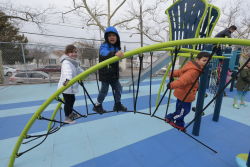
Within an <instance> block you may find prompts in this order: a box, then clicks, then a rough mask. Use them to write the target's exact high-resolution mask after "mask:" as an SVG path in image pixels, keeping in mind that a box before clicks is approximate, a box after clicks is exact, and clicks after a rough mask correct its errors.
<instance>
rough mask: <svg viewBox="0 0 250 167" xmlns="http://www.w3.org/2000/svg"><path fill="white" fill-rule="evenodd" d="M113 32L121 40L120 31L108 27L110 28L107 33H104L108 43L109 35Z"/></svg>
mask: <svg viewBox="0 0 250 167" xmlns="http://www.w3.org/2000/svg"><path fill="white" fill-rule="evenodd" d="M111 32H112V33H114V34H116V35H117V37H118V38H120V36H119V33H118V31H117V30H116V28H115V27H112V26H110V27H108V28H107V29H106V30H105V33H104V38H105V40H106V41H108V36H107V35H108V33H111Z"/></svg>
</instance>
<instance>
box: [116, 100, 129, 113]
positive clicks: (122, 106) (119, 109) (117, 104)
mask: <svg viewBox="0 0 250 167" xmlns="http://www.w3.org/2000/svg"><path fill="white" fill-rule="evenodd" d="M113 111H127V107H125V106H124V105H122V104H121V102H119V103H115V105H114V107H113Z"/></svg>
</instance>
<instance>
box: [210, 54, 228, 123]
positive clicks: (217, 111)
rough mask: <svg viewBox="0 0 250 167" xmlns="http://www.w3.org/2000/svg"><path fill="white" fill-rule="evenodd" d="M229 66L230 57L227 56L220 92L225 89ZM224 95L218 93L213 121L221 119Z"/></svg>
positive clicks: (224, 62)
mask: <svg viewBox="0 0 250 167" xmlns="http://www.w3.org/2000/svg"><path fill="white" fill-rule="evenodd" d="M228 67H229V59H228V58H226V59H224V61H223V65H222V70H221V75H220V84H219V89H218V92H220V90H221V89H223V87H224V85H225V84H226V78H227V71H228ZM223 96H224V95H223V93H221V94H220V95H218V97H217V99H216V102H215V107H214V115H213V121H216V122H218V121H219V116H220V109H221V104H222V99H223Z"/></svg>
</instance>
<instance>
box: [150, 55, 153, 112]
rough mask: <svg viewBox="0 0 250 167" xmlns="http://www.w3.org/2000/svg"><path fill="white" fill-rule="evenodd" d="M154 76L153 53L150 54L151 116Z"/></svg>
mask: <svg viewBox="0 0 250 167" xmlns="http://www.w3.org/2000/svg"><path fill="white" fill-rule="evenodd" d="M152 75H153V52H150V87H149V115H151V107H152V100H151V99H152Z"/></svg>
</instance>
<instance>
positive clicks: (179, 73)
mask: <svg viewBox="0 0 250 167" xmlns="http://www.w3.org/2000/svg"><path fill="white" fill-rule="evenodd" d="M181 74H182V70H181V69H179V70H174V72H173V77H180V76H181Z"/></svg>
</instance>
